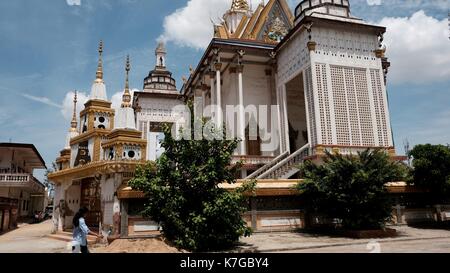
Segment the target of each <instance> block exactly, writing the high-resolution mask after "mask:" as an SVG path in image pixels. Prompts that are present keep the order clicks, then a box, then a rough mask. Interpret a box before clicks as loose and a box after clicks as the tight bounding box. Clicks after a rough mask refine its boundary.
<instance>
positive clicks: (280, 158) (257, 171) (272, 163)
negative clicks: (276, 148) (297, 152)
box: [245, 151, 289, 179]
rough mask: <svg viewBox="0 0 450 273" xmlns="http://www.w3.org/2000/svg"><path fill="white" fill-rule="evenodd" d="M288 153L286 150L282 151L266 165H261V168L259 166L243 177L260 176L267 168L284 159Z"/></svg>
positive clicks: (253, 177)
mask: <svg viewBox="0 0 450 273" xmlns="http://www.w3.org/2000/svg"><path fill="white" fill-rule="evenodd" d="M288 155H289V152H288V151H286V152H284V153H282V154H281V155H279V156H277V157H276V158H274V159H273V160H272V161H270V162H269V163H267V164H266V165H264V166H262V167H261V168H259V169H258V170H256V171H254V172H253V173H252V174H250V175H249V176H247V177H246V178H245V179H255V178H257V177H258V176H260V175H261V174H263V173H264V172H266V171H267V170H268V169H270V168H272V167H273V166H275V165H276V164H278V163H279V162H280V161H281V160H283V159H285V158H286V157H287V156H288Z"/></svg>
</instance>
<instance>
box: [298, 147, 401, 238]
mask: <svg viewBox="0 0 450 273" xmlns="http://www.w3.org/2000/svg"><path fill="white" fill-rule="evenodd" d="M301 171H302V174H303V177H304V178H305V180H304V182H301V183H299V185H298V189H299V191H300V194H301V196H302V198H305V199H306V204H308V205H307V206H308V209H309V210H311V211H316V212H317V211H318V212H320V213H324V214H326V215H327V216H328V217H331V218H338V219H340V220H342V226H343V227H344V228H346V229H355V230H358V229H378V228H383V227H384V225H385V223H386V222H387V221H388V220H389V219H390V217H391V212H392V204H391V201H390V198H389V194H388V191H387V187H386V183H388V182H394V181H401V180H403V179H404V178H405V176H406V167H405V166H404V165H403V164H401V163H399V162H396V161H393V160H391V159H390V158H389V156H388V155H387V154H386V153H385V152H384V151H380V150H374V151H370V150H366V151H364V152H361V153H358V155H357V156H351V155H341V154H330V153H327V155H326V157H325V158H324V163H323V164H315V163H313V162H312V161H306V162H305V163H304V164H303V165H302V166H301Z"/></svg>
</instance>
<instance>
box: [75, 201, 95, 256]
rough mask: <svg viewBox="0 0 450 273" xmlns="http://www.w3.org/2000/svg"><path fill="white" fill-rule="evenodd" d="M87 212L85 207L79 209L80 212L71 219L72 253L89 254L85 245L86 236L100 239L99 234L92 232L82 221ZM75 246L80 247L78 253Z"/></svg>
mask: <svg viewBox="0 0 450 273" xmlns="http://www.w3.org/2000/svg"><path fill="white" fill-rule="evenodd" d="M88 212H89V210H88V209H87V208H86V207H82V208H80V210H79V211H78V212H77V213H76V214H75V216H74V217H73V222H72V223H73V241H74V242H73V244H74V245H73V246H72V252H78V253H79V252H81V253H90V252H89V249H88V244H87V238H86V237H87V235H94V236H97V237H98V238H101V235H100V234H97V233H94V232H92V231H91V230H90V229H89V228H88V226H87V225H86V222H85V220H84V217H85V216H86V214H87V213H88ZM77 246H79V247H80V250H79V251H76V250H77Z"/></svg>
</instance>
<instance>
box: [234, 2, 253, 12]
mask: <svg viewBox="0 0 450 273" xmlns="http://www.w3.org/2000/svg"><path fill="white" fill-rule="evenodd" d="M249 9H250V7H249V5H248V2H247V0H233V2H232V3H231V10H232V11H235V10H249Z"/></svg>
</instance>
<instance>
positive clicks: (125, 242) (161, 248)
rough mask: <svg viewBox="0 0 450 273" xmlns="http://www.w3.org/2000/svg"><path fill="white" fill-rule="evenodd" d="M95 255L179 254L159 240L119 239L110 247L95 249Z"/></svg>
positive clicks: (93, 250) (93, 249) (176, 250)
mask: <svg viewBox="0 0 450 273" xmlns="http://www.w3.org/2000/svg"><path fill="white" fill-rule="evenodd" d="M92 252H93V253H179V252H180V251H179V250H178V249H176V248H175V247H172V246H169V245H168V244H166V243H165V242H163V241H162V240H161V239H159V238H149V239H117V240H115V241H114V242H112V243H111V244H110V245H109V246H102V247H94V248H92Z"/></svg>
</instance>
